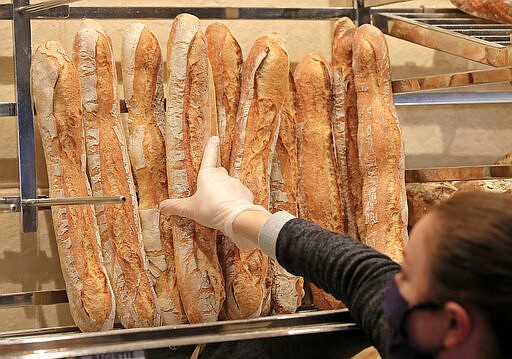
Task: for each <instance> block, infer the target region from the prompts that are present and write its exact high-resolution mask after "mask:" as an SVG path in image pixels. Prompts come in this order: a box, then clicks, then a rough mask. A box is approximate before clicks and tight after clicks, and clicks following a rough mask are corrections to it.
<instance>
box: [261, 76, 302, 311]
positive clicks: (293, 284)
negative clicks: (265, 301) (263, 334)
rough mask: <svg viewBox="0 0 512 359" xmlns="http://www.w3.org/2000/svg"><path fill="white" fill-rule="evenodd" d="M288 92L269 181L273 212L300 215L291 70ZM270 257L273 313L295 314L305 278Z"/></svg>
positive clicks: (300, 299)
mask: <svg viewBox="0 0 512 359" xmlns="http://www.w3.org/2000/svg"><path fill="white" fill-rule="evenodd" d="M288 82H289V83H288V87H289V88H288V94H287V96H286V98H285V100H284V104H283V107H282V109H281V114H280V126H279V135H278V137H277V143H276V150H275V153H274V156H273V163H272V171H271V183H270V198H271V201H270V211H271V212H278V211H288V212H289V213H291V214H293V215H295V216H296V215H298V206H297V169H298V168H297V112H296V102H297V91H296V89H295V83H294V81H293V75H292V73H291V72H290V73H289V76H288ZM269 260H270V276H271V277H272V278H273V281H272V282H271V285H272V290H271V301H272V302H271V312H272V313H274V314H285V313H294V312H295V311H296V310H297V308H298V307H299V306H300V304H301V303H302V298H303V297H304V279H303V278H302V277H297V276H294V275H292V274H290V273H288V272H287V271H286V270H285V269H284V268H283V267H281V266H280V265H279V264H278V263H277V261H275V260H274V259H271V258H270V259H269Z"/></svg>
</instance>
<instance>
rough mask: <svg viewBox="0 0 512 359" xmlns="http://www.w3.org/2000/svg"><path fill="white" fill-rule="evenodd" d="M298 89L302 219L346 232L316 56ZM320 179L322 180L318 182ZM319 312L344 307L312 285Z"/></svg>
mask: <svg viewBox="0 0 512 359" xmlns="http://www.w3.org/2000/svg"><path fill="white" fill-rule="evenodd" d="M294 78H295V86H296V88H297V99H298V101H297V103H298V106H297V118H298V119H300V122H299V124H298V126H299V135H298V167H299V170H298V194H299V196H298V203H299V216H300V217H301V218H304V219H307V220H310V221H313V222H315V223H317V224H318V225H320V226H322V227H323V228H326V229H328V230H331V231H334V232H339V233H343V232H344V231H345V216H344V212H343V198H342V195H341V193H340V190H339V186H338V182H337V178H336V163H335V155H334V143H333V135H332V129H331V121H330V115H329V112H330V109H331V98H332V91H331V76H330V73H329V65H328V64H327V62H326V61H325V60H324V59H323V58H321V57H320V56H318V55H316V54H310V55H307V56H305V57H304V58H303V59H302V60H301V61H300V62H299V64H298V65H297V67H296V68H295V72H294ZM318 179H321V181H319V180H318ZM311 288H312V294H313V299H314V302H315V304H316V305H317V306H318V307H319V308H320V309H335V308H341V307H342V303H341V302H340V301H338V300H336V299H334V297H332V296H331V295H330V294H328V293H326V292H324V291H323V290H319V289H318V288H317V287H316V286H315V285H314V284H311Z"/></svg>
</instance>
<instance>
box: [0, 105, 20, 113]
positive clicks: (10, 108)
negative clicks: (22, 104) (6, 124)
mask: <svg viewBox="0 0 512 359" xmlns="http://www.w3.org/2000/svg"><path fill="white" fill-rule="evenodd" d="M0 116H16V103H15V102H0Z"/></svg>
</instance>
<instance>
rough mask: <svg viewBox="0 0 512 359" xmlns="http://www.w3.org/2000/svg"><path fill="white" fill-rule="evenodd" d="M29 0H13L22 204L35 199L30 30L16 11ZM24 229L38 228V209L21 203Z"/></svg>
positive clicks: (24, 16)
mask: <svg viewBox="0 0 512 359" xmlns="http://www.w3.org/2000/svg"><path fill="white" fill-rule="evenodd" d="M28 4H29V0H13V14H12V19H13V34H14V44H13V46H14V64H15V76H16V110H17V111H16V112H17V114H18V162H19V176H20V178H19V180H20V197H21V203H23V200H25V199H31V198H36V163H35V142H34V121H33V116H32V104H31V95H30V63H31V59H32V56H31V55H32V54H31V52H32V51H31V30H30V15H29V14H27V15H23V14H21V13H20V12H19V11H16V9H17V8H19V7H20V6H25V5H28ZM21 228H22V231H23V232H35V231H36V230H37V208H36V207H28V206H24V205H22V206H21Z"/></svg>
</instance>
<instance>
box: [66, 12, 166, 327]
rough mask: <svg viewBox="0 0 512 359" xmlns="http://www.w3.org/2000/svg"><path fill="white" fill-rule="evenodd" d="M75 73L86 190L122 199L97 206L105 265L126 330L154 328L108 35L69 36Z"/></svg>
mask: <svg viewBox="0 0 512 359" xmlns="http://www.w3.org/2000/svg"><path fill="white" fill-rule="evenodd" d="M75 64H76V66H77V68H78V73H79V75H80V86H81V90H82V107H83V120H84V129H85V143H86V150H87V168H88V173H89V178H90V179H91V186H92V192H93V194H95V195H98V196H114V195H123V196H125V197H126V202H125V203H124V204H123V205H97V206H96V217H97V220H98V225H99V230H100V236H101V243H102V249H103V256H104V259H105V267H106V268H107V272H108V273H109V277H110V281H111V283H112V287H113V290H114V294H115V297H116V303H117V313H118V315H119V318H120V320H121V323H122V324H123V326H124V327H126V328H131V327H147V326H155V325H159V324H160V315H159V312H158V308H157V302H156V296H155V291H154V290H153V287H152V285H151V280H150V278H149V275H148V273H147V259H146V255H145V252H144V248H143V243H142V233H141V229H140V222H139V213H138V205H137V198H136V194H135V187H134V184H133V178H132V173H131V169H130V161H129V158H128V151H127V148H126V139H125V135H124V132H123V128H122V126H121V120H120V117H119V111H118V103H119V102H118V99H117V94H116V86H117V76H116V70H115V62H114V57H113V53H112V44H111V40H110V37H109V36H108V35H107V34H106V33H105V32H104V30H103V29H102V28H101V27H100V26H99V25H98V24H97V23H95V22H94V21H90V20H86V21H84V23H83V24H82V27H81V28H80V29H79V31H78V32H77V34H76V37H75Z"/></svg>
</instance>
